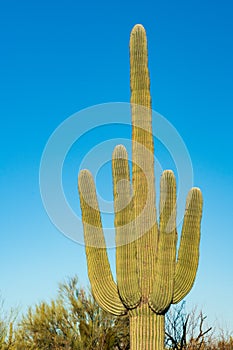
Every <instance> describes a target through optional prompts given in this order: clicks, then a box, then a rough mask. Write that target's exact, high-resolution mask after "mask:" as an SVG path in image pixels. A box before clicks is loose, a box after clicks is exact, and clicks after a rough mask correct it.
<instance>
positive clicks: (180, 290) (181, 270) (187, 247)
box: [172, 188, 203, 304]
mask: <svg viewBox="0 0 233 350" xmlns="http://www.w3.org/2000/svg"><path fill="white" fill-rule="evenodd" d="M202 204H203V200H202V194H201V191H200V190H199V189H198V188H192V189H191V190H190V191H189V193H188V196H187V200H186V209H185V216H184V222H183V227H182V233H181V241H180V248H179V252H178V259H177V263H176V273H175V286H174V297H173V301H172V302H173V303H174V304H175V303H178V302H179V301H180V300H181V299H183V298H184V297H185V296H186V295H187V294H188V292H189V291H190V289H191V288H192V286H193V283H194V280H195V277H196V272H197V267H198V260H199V242H200V226H201V217H202Z"/></svg>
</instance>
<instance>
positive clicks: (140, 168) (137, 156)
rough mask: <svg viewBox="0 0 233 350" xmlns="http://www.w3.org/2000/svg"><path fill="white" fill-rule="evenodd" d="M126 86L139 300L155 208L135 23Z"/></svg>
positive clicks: (141, 49)
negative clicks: (130, 132) (127, 88)
mask: <svg viewBox="0 0 233 350" xmlns="http://www.w3.org/2000/svg"><path fill="white" fill-rule="evenodd" d="M130 87H131V100H130V102H131V113H132V160H133V171H132V172H133V179H132V183H133V190H134V215H135V222H136V231H135V233H136V237H137V238H138V240H137V260H138V275H139V281H140V287H141V291H142V298H143V301H145V302H146V301H148V295H149V293H150V291H151V287H152V283H153V278H154V274H155V265H156V253H155V249H156V248H155V247H156V246H157V241H158V230H157V223H156V208H155V177H154V142H153V135H152V111H151V95H150V78H149V70H148V52H147V38H146V32H145V29H144V28H143V26H142V25H140V24H139V25H136V26H135V27H134V28H133V30H132V32H131V36H130Z"/></svg>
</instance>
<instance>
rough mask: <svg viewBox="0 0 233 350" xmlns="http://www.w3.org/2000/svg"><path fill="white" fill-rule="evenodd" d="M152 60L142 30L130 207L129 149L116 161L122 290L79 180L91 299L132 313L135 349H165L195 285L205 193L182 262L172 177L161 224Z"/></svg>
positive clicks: (134, 68) (192, 207)
mask: <svg viewBox="0 0 233 350" xmlns="http://www.w3.org/2000/svg"><path fill="white" fill-rule="evenodd" d="M147 61H148V56H147V39H146V33H145V30H144V28H143V27H142V26H141V25H136V26H135V27H134V28H133V30H132V32H131V37H130V67H131V71H130V76H131V79H130V80H131V104H132V109H131V111H132V141H133V142H132V160H133V169H132V173H133V176H132V181H131V183H132V188H133V198H132V200H131V193H132V190H131V185H130V174H129V165H128V159H127V152H126V149H125V148H124V147H123V146H122V145H119V146H117V147H116V148H115V150H114V152H113V159H112V170H113V188H114V207H115V229H116V270H117V271H116V272H117V283H115V281H114V279H113V277H112V273H111V269H110V265H109V261H108V257H107V252H106V249H105V239H104V234H103V230H102V225H101V216H100V211H99V208H98V203H97V198H96V191H95V185H94V181H93V178H92V176H91V174H90V173H89V171H88V170H83V171H81V172H80V175H79V181H78V187H79V194H80V201H81V208H82V220H83V226H84V235H85V244H86V256H87V264H88V274H89V279H90V282H91V287H92V292H93V295H94V297H95V299H96V300H97V302H98V303H99V305H100V306H101V307H102V308H103V309H104V310H106V311H108V312H110V313H112V314H114V315H118V316H119V315H126V314H128V316H129V318H130V342H131V344H130V346H131V349H132V350H136V349H137V350H139V349H140V350H142V349H156V350H162V349H164V315H165V313H166V311H167V310H168V308H169V306H170V305H171V304H172V303H177V302H179V301H180V300H181V299H182V298H184V297H185V295H186V294H187V293H188V292H189V291H190V289H191V287H192V285H193V282H194V279H195V275H196V271H197V266H198V258H199V240H200V222H201V215H202V195H201V192H200V190H199V189H197V188H192V189H191V190H190V192H189V194H188V196H187V202H186V209H185V215H184V221H183V228H182V233H181V240H180V247H179V251H178V256H176V243H177V231H176V181H175V177H174V174H173V172H172V171H170V170H167V171H164V172H163V174H162V176H161V182H160V206H159V223H157V221H156V207H155V181H154V157H153V153H154V145H153V137H152V123H151V118H152V113H151V97H150V80H149V72H148V67H147Z"/></svg>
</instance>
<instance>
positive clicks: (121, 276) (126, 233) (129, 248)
mask: <svg viewBox="0 0 233 350" xmlns="http://www.w3.org/2000/svg"><path fill="white" fill-rule="evenodd" d="M112 170H113V189H114V208H115V228H116V271H117V285H118V291H119V294H120V296H121V300H122V301H123V303H124V305H126V307H127V308H128V309H132V308H134V307H136V306H137V305H138V304H139V302H140V299H141V293H140V290H139V283H138V274H137V261H136V247H135V241H134V239H135V238H134V234H135V232H134V221H133V217H132V214H133V212H132V210H133V208H132V200H131V188H130V177H129V165H128V155H127V151H126V149H125V147H124V146H122V145H119V146H117V147H116V148H115V150H114V152H113V157H112Z"/></svg>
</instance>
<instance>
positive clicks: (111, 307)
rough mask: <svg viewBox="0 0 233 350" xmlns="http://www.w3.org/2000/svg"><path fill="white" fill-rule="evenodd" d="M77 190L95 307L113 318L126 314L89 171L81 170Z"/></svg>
mask: <svg viewBox="0 0 233 350" xmlns="http://www.w3.org/2000/svg"><path fill="white" fill-rule="evenodd" d="M78 189H79V195H80V202H81V209H82V220H83V228H84V237H85V247H86V257H87V265H88V276H89V279H90V282H91V287H92V292H93V295H94V297H95V299H96V301H97V302H98V304H99V305H100V306H101V307H102V308H103V309H104V310H106V311H107V312H110V313H112V314H114V315H122V314H125V313H126V312H127V310H126V308H125V307H124V305H123V304H122V302H121V300H120V297H119V295H118V291H117V286H116V284H115V282H114V280H113V277H112V273H111V269H110V265H109V261H108V256H107V252H106V248H105V246H106V245H105V239H104V234H103V230H102V224H101V217H100V212H99V208H98V202H97V198H96V191H95V185H94V181H93V178H92V176H91V174H90V172H89V171H87V170H82V171H81V172H80V174H79V179H78Z"/></svg>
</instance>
